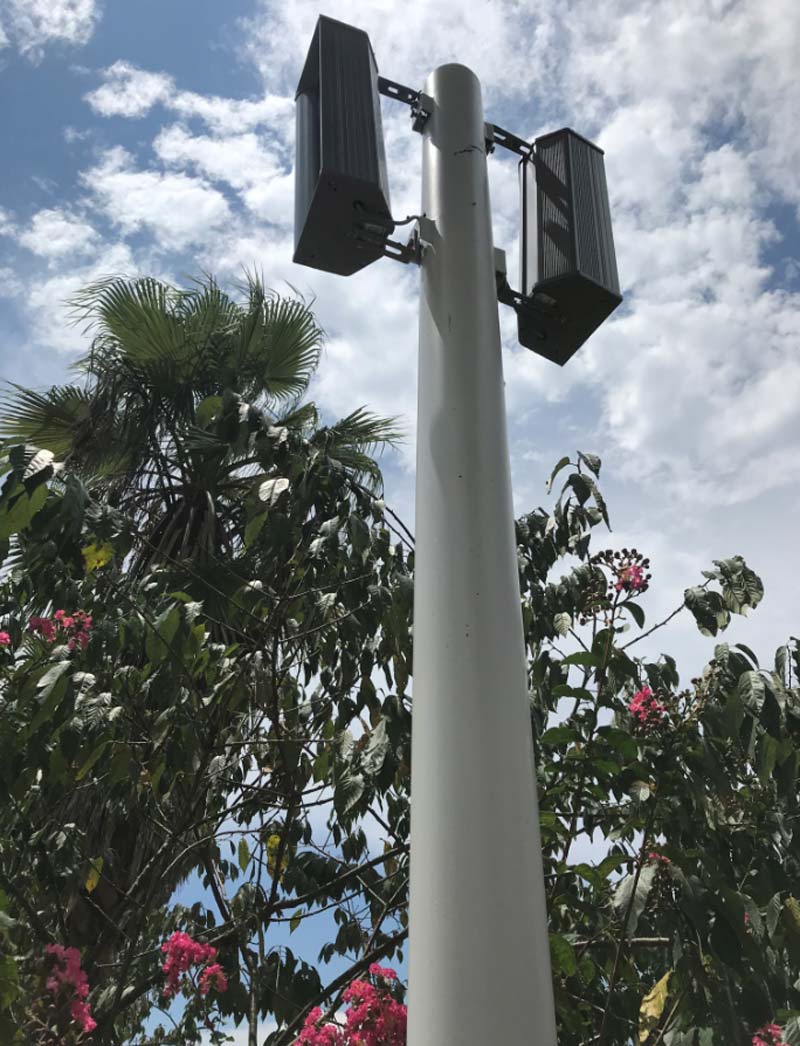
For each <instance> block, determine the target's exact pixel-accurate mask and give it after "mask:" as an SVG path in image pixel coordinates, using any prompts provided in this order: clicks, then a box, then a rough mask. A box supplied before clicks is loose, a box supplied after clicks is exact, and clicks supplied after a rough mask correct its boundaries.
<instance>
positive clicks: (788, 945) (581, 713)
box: [0, 281, 800, 1046]
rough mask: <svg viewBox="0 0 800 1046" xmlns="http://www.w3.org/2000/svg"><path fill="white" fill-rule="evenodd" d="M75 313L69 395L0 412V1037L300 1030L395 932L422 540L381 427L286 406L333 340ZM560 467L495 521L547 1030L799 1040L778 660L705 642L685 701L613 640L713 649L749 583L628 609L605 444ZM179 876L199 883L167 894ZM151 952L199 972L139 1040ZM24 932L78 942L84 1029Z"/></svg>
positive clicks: (788, 663) (150, 997) (796, 723)
mask: <svg viewBox="0 0 800 1046" xmlns="http://www.w3.org/2000/svg"><path fill="white" fill-rule="evenodd" d="M79 305H80V308H81V310H82V315H83V316H84V317H86V318H87V319H88V320H89V322H90V323H91V324H92V325H93V326H92V329H93V333H94V341H93V345H92V350H91V352H90V353H89V354H88V355H87V357H86V358H85V359H84V360H83V361H82V362H81V364H80V366H81V367H82V368H83V370H84V371H85V372H86V383H85V385H84V386H83V387H80V388H78V387H73V386H68V387H62V388H58V389H53V390H50V392H48V393H44V394H41V393H33V392H31V391H30V390H24V389H18V390H16V391H15V392H14V393H13V394H12V395H11V397H10V399H9V402H8V403H7V405H6V408H5V417H4V419H3V421H2V422H0V428H1V429H2V434H3V435H4V437H5V440H6V447H7V464H6V477H5V482H4V485H3V488H2V492H0V540H2V541H3V542H5V545H4V555H5V563H4V570H3V575H2V577H3V581H2V591H0V599H1V600H2V603H1V604H0V613H2V615H3V616H2V619H0V659H3V660H2V666H0V705H1V706H2V707H0V713H1V714H0V792H1V793H2V802H1V803H0V1015H2V1016H0V1030H2V1032H3V1034H4V1037H5V1040H7V1041H9V1042H14V1041H17V1042H24V1043H27V1042H36V1043H41V1044H44V1043H50V1042H53V1043H55V1042H59V1043H69V1042H74V1043H78V1042H83V1041H87V1042H97V1043H106V1044H109V1046H110V1044H120V1046H121V1044H123V1043H125V1044H130V1043H136V1044H138V1043H142V1042H144V1041H148V1042H163V1043H167V1042H170V1043H180V1044H185V1043H191V1042H197V1041H199V1037H200V1032H201V1030H202V1029H204V1028H205V1029H206V1030H208V1031H209V1032H210V1034H211V1036H212V1041H215V1042H221V1041H223V1036H222V1033H221V1032H220V1031H219V1028H220V1027H221V1026H222V1024H223V1023H225V1022H227V1021H229V1020H231V1019H233V1020H235V1021H237V1022H238V1021H242V1020H244V1021H246V1022H247V1024H248V1027H249V1029H250V1043H251V1044H255V1043H256V1041H257V1032H256V1029H257V1025H258V1021H259V1020H260V1019H263V1018H265V1017H271V1018H273V1019H275V1020H276V1021H277V1023H278V1031H277V1032H275V1033H274V1034H273V1035H272V1036H271V1038H270V1042H271V1043H272V1044H273V1046H289V1044H290V1043H293V1042H294V1040H295V1039H296V1038H297V1036H298V1034H299V1032H300V1029H301V1028H302V1027H303V1025H304V1023H305V1022H306V1020H307V1018H308V1015H309V1014H310V1013H311V1012H312V1011H313V1010H314V1009H315V1008H317V1007H319V1008H321V1009H322V1010H323V1011H324V1014H323V1019H325V1015H327V1018H328V1019H330V1017H331V1016H332V1015H334V1014H335V1013H336V1012H337V1010H338V1009H339V1006H340V1002H341V999H342V996H343V994H344V992H345V990H346V989H347V987H348V985H349V984H350V982H351V981H352V980H353V978H355V977H357V976H362V975H363V974H364V973H365V971H366V970H367V969H368V967H369V966H370V964H372V963H374V962H376V961H381V960H383V959H384V958H391V957H394V956H398V955H400V954H401V953H402V948H403V943H404V940H405V936H406V934H407V914H406V913H407V901H408V896H407V885H408V828H409V795H410V763H411V756H410V722H411V707H412V702H411V696H410V692H409V689H410V684H409V679H410V673H411V653H412V651H411V610H412V596H413V565H414V564H413V537H412V535H411V534H410V533H409V532H408V530H407V529H406V528H405V527H404V526H403V524H402V522H401V521H400V520H399V519H398V518H397V517H396V516H395V515H394V514H393V513H392V512H391V510H390V509H389V508H388V507H387V506H386V505H385V504H384V502H383V500H382V498H381V496H380V495H381V488H380V473H379V471H378V467H377V465H376V463H375V461H374V460H373V459H371V458H370V457H369V452H370V449H371V448H373V447H375V446H379V445H380V443H381V442H382V441H386V440H387V439H393V438H395V433H394V429H393V426H392V425H391V423H387V422H382V421H380V420H378V419H375V418H373V417H371V416H370V415H368V414H366V413H365V412H363V411H359V412H356V413H355V414H354V415H351V417H350V418H347V419H344V421H343V422H341V423H339V424H338V425H332V426H322V425H320V422H319V418H318V417H317V414H316V412H315V411H314V409H313V407H311V405H309V404H301V402H300V400H299V398H298V397H299V396H300V395H302V393H303V391H304V390H305V388H306V386H307V383H308V380H309V379H310V377H311V374H312V373H313V369H314V366H316V363H317V360H318V353H319V346H320V344H321V335H320V333H319V331H318V329H317V328H316V325H315V324H314V323H313V319H312V318H311V316H310V313H308V310H307V309H306V308H305V306H303V305H302V303H298V302H296V301H294V302H290V303H286V302H283V303H281V301H280V300H279V299H276V298H273V297H270V296H268V295H265V294H264V292H263V291H262V290H261V289H260V286H259V285H258V284H257V283H255V282H253V281H251V283H250V284H249V285H248V287H247V288H245V290H244V300H243V302H241V303H239V304H233V303H232V302H230V301H229V299H227V298H226V297H225V296H224V295H223V294H222V293H221V291H219V289H218V288H217V287H216V285H214V284H213V281H206V282H205V284H201V285H199V286H198V288H196V289H195V290H193V291H189V292H183V291H177V290H174V289H171V288H166V287H164V286H163V285H161V284H156V283H155V282H153V281H136V282H134V283H127V282H124V281H110V282H108V283H104V284H101V285H98V286H96V287H94V288H92V289H90V291H88V292H87V293H86V294H85V295H83V296H82V297H81V299H80V300H79ZM212 317H213V319H212ZM275 317H278V319H276V320H275V322H276V329H275V331H274V332H273V333H272V334H270V325H271V322H272V319H274V318H275ZM281 317H283V319H281ZM287 317H294V319H295V321H296V322H295V323H294V324H292V323H289V321H288V319H287ZM251 328H257V329H258V331H259V333H258V335H257V336H256V335H254V334H250V335H248V334H247V333H246V332H247V331H248V330H251ZM290 329H291V330H292V331H293V332H294V333H293V334H292V335H291V336H290V334H289V330H290ZM273 335H274V336H273ZM289 344H292V345H294V346H295V348H294V349H292V350H291V351H289V349H288V348H287V346H288V345H289ZM276 345H277V346H278V348H275V346H276ZM244 346H250V347H249V348H247V349H245V348H244ZM298 346H304V348H302V349H301V348H299V347H298ZM237 353H238V354H239V355H237ZM270 353H273V355H270ZM251 354H252V355H251ZM256 360H258V362H257V363H256V362H255V361H256ZM287 360H291V363H288V362H287ZM192 361H194V362H192ZM251 363H252V367H251V366H250V364H251ZM248 367H250V369H249V370H248ZM290 373H291V374H292V375H293V377H292V378H291V380H290V379H289V377H288V375H289V374H290ZM564 470H567V471H566V479H565V481H564V483H563V486H562V488H561V492H560V494H559V495H558V497H557V498H556V500H555V502H554V504H553V507H552V509H551V510H545V509H542V508H540V509H537V510H535V511H533V512H531V513H529V514H527V515H526V516H524V517H522V518H521V519H520V520H519V521H518V523H517V542H518V553H519V564H520V590H521V610H522V616H523V622H524V627H525V636H526V644H527V650H528V657H529V666H530V708H531V728H532V734H533V738H534V745H535V751H536V756H537V772H538V778H539V779H538V787H539V797H540V817H541V832H542V842H543V852H544V860H545V874H546V883H547V889H548V905H549V916H550V931H551V938H550V939H551V953H552V958H553V972H554V984H555V991H556V1001H557V1007H558V1018H559V1035H560V1043H561V1044H562V1046H582V1044H589V1043H592V1044H593V1046H618V1044H620V1046H621V1044H629V1043H636V1044H640V1046H662V1044H664V1046H712V1044H715V1043H718V1044H723V1043H724V1044H725V1046H728V1044H743V1046H745V1044H746V1046H749V1044H750V1042H751V1039H752V1037H753V1036H754V1035H755V1033H756V1032H757V1031H758V1029H760V1028H762V1027H763V1026H765V1025H767V1024H769V1023H770V1022H774V1023H777V1024H779V1025H781V1027H782V1029H783V1032H782V1034H783V1037H784V1039H785V1041H786V1042H788V1043H790V1046H800V1022H798V1017H800V902H798V900H797V897H798V895H800V887H798V881H799V877H798V873H799V872H800V866H799V865H798V856H799V854H798V844H797V839H796V835H795V824H796V819H797V816H798V810H797V784H796V777H797V761H798V746H799V745H800V733H799V731H800V689H798V683H797V680H798V675H800V652H798V646H797V642H796V641H795V640H792V641H790V642H789V643H788V644H787V645H786V646H784V647H781V648H780V649H779V651H778V653H777V655H776V659H775V663H774V665H773V666H770V667H769V669H766V670H765V669H763V668H761V667H760V666H759V665H758V663H757V661H756V659H755V655H754V654H753V653H752V651H750V650H748V649H747V648H746V647H744V646H742V645H741V644H740V645H738V646H728V645H726V644H724V643H717V645H716V646H713V651H712V650H710V652H713V656H712V657H711V659H710V661H709V664H708V666H707V667H706V669H705V670H704V671H703V672H702V673H701V674H700V675H699V676H698V677H697V678H695V679H692V680H688V681H685V682H683V683H682V682H681V679H680V677H679V674H678V668H677V665H676V663H675V661H674V659H673V658H671V657H670V656H669V655H667V654H663V655H661V656H660V657H657V658H654V659H653V658H650V657H647V656H637V644H639V643H640V642H641V641H642V640H643V639H645V638H647V639H649V643H648V644H647V645H648V647H649V648H651V647H652V644H653V642H654V641H653V639H652V638H651V637H652V636H653V635H654V634H655V633H656V632H657V631H658V630H659V629H661V628H662V627H666V625H667V624H668V622H669V620H671V619H672V618H674V617H675V616H676V614H678V613H683V614H688V615H691V616H692V617H693V618H694V620H695V621H696V623H697V625H698V627H699V628H700V630H701V631H702V632H703V633H704V634H708V635H710V636H716V635H717V634H718V633H720V632H722V631H724V629H725V628H726V627H727V625H728V623H729V621H730V620H731V615H733V614H742V613H745V612H746V611H748V610H749V609H751V608H754V607H756V606H757V604H758V603H759V601H760V599H761V597H762V587H761V583H760V581H759V580H758V578H757V577H756V575H755V574H754V573H753V572H752V571H751V570H750V569H749V567H748V566H747V565H746V564H745V563H744V562H743V561H742V560H741V559H740V558H738V557H732V558H730V559H726V560H719V561H717V562H716V563H715V564H714V566H713V569H711V570H709V571H707V572H706V573H705V576H704V577H703V578H702V579H700V581H699V583H698V585H696V586H694V587H692V588H689V589H688V590H687V592H686V593H685V596H684V600H683V602H682V604H681V606H680V607H676V608H675V612H674V613H673V614H671V615H670V617H669V618H668V619H667V620H666V621H665V622H657V623H655V624H653V625H649V624H648V622H647V621H646V618H645V613H646V590H647V588H648V586H649V585H650V584H658V581H659V578H658V570H657V564H656V565H655V566H654V568H653V571H652V572H653V574H654V577H653V578H650V576H649V575H650V572H651V571H650V565H649V562H648V561H647V559H646V557H644V556H643V555H641V554H640V553H638V552H637V551H636V550H635V549H629V550H619V551H618V552H612V551H611V550H609V549H601V550H600V551H595V550H594V548H593V535H594V533H595V532H596V528H597V527H598V526H600V527H603V526H605V525H607V523H608V511H607V508H606V505H605V503H604V501H603V498H602V495H601V492H600V490H599V487H598V477H599V472H600V461H599V459H598V458H597V457H595V456H594V455H591V454H579V455H578V456H577V457H576V459H575V460H574V461H571V460H570V459H569V458H564V459H562V461H561V462H559V465H558V466H557V468H556V470H555V472H554V474H553V476H552V477H551V485H552V483H553V481H554V480H555V478H556V476H558V475H563V474H564ZM559 569H561V570H563V571H564V573H563V576H561V577H557V572H558V570H559ZM59 612H60V613H59ZM592 833H595V838H596V839H597V838H598V837H599V838H601V839H602V840H603V841H604V842H603V846H602V851H601V852H600V853H598V856H597V858H596V859H595V860H594V861H592V862H591V863H590V862H587V861H584V860H580V859H578V858H576V857H575V856H574V851H575V846H576V842H577V840H579V839H580V838H583V837H585V836H586V835H587V834H589V835H590V834H592ZM376 834H377V835H378V836H379V837H380V839H381V843H380V844H379V845H378V846H377V848H376V845H375V843H374V839H375V836H376ZM370 840H373V841H372V842H370ZM478 845H480V833H479V828H477V827H476V846H478ZM191 874H195V875H197V876H198V877H199V879H200V881H201V882H202V884H203V885H204V886H205V887H206V888H207V891H208V893H207V894H206V893H204V894H203V897H210V900H209V901H208V903H207V902H206V900H198V901H197V902H196V903H195V904H194V905H192V906H191V907H185V906H181V905H178V904H174V903H172V901H171V898H172V896H173V894H174V890H175V887H176V886H177V885H178V884H180V883H181V882H182V881H184V880H185V879H186V877H187V876H189V875H191ZM487 889H491V884H487ZM304 920H316V921H317V922H318V924H319V925H320V926H322V927H324V928H325V929H326V930H329V931H330V932H329V939H328V940H327V941H326V943H324V945H323V946H322V948H321V951H320V954H319V956H318V958H316V959H314V960H313V961H310V960H309V958H308V957H306V958H303V957H301V956H300V955H298V954H295V952H294V951H293V950H292V949H291V948H290V947H287V946H286V944H285V942H283V938H282V937H281V941H282V942H283V943H280V944H278V943H277V942H276V930H277V927H278V926H280V925H281V924H288V926H289V927H290V929H292V930H293V929H294V928H296V927H297V925H298V924H299V923H300V922H302V921H304ZM176 932H181V933H187V934H188V935H189V937H190V938H191V939H192V941H194V942H197V945H196V947H197V949H199V951H198V954H199V953H202V954H203V955H204V956H206V957H208V956H210V955H211V951H210V950H211V949H214V950H215V952H216V954H215V957H214V958H215V962H218V963H219V966H220V969H221V971H222V973H223V974H224V979H223V980H220V979H218V978H217V976H216V975H214V976H213V977H212V976H211V975H210V974H207V975H206V978H207V980H206V982H204V981H203V976H204V975H203V973H202V971H201V967H200V966H199V965H198V966H196V967H192V968H191V969H189V970H188V972H187V974H186V979H185V981H184V982H183V985H184V991H185V1008H184V1009H183V1011H182V1012H181V1014H180V1015H178V1014H177V1013H176V1012H175V1010H174V1009H173V1010H172V1011H171V1018H172V1019H173V1020H174V1021H175V1022H176V1024H175V1025H174V1026H170V1027H169V1028H167V1027H164V1028H162V1029H160V1030H157V1031H156V1032H155V1033H151V1034H150V1036H149V1038H146V1037H145V1033H144V1030H143V1028H144V1022H145V1020H146V1019H147V1018H148V1017H151V1016H152V1014H153V1013H154V1012H155V1011H156V1010H157V1009H159V1008H166V1006H167V1004H168V1001H169V1000H168V999H166V998H165V996H164V990H165V974H164V972H163V970H162V966H163V964H164V953H163V952H162V950H161V948H162V945H163V944H164V942H165V941H167V940H173V945H171V946H170V947H173V946H174V947H177V945H176V944H174V941H175V939H174V938H173V934H175V933H176ZM178 940H179V941H183V940H184V938H179V939H178ZM48 946H50V947H51V948H52V947H53V946H58V947H60V948H62V949H68V948H70V947H75V948H78V949H80V959H81V962H82V969H83V970H84V971H85V975H86V978H87V979H88V984H89V985H90V989H91V990H90V992H89V995H88V998H87V1001H86V1005H88V1006H89V1007H90V1008H91V1014H92V1020H93V1021H96V1025H97V1026H96V1028H94V1029H92V1030H91V1032H87V1031H86V1030H85V1026H84V1025H83V1024H82V1023H81V1021H78V1020H76V1019H75V1018H74V1017H73V1015H72V1013H71V1011H70V1008H69V996H68V995H65V994H63V992H65V991H66V989H64V988H63V985H61V982H58V984H57V985H55V986H56V987H59V985H61V987H59V991H61V992H62V994H58V993H57V992H53V991H52V990H50V989H48V987H47V985H48V978H50V981H51V986H52V978H53V969H52V966H53V964H54V963H55V962H56V961H57V959H56V958H54V957H53V953H52V952H50V953H48V952H47V948H48ZM187 947H188V946H187ZM192 947H195V946H194V945H192ZM58 954H62V953H58ZM63 954H66V953H63ZM187 954H188V953H187ZM334 956H336V957H337V958H338V960H339V964H340V968H341V967H343V969H342V972H340V973H337V975H335V976H330V975H327V976H326V965H327V963H328V962H329V961H330V960H331V959H332V958H333V957H334ZM205 961H207V962H208V961H210V959H208V958H206V960H205ZM497 961H499V962H502V961H503V958H502V956H498V957H497ZM192 971H194V972H192ZM192 977H194V980H192ZM77 979H78V975H77V974H75V976H74V977H73V980H77ZM56 980H57V978H56ZM223 983H224V989H221V988H220V986H221V985H222V984H223ZM201 985H204V986H205V988H208V991H207V992H206V993H205V994H203V993H202V992H201V991H200V987H201ZM168 994H169V993H168ZM765 1035H766V1033H765ZM765 1041H771V1039H770V1038H769V1036H766V1040H765ZM756 1046H757V1044H756Z"/></svg>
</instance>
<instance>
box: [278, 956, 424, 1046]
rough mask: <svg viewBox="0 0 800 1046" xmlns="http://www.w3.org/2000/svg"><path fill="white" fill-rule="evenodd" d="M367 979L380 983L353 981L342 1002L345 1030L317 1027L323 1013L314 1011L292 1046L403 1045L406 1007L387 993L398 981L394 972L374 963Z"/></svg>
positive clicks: (331, 1026) (334, 1025)
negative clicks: (344, 1005)
mask: <svg viewBox="0 0 800 1046" xmlns="http://www.w3.org/2000/svg"><path fill="white" fill-rule="evenodd" d="M369 972H370V976H371V977H372V978H373V979H374V980H375V981H378V982H381V983H379V985H375V984H372V983H370V982H369V981H353V982H352V984H351V985H350V986H349V987H348V988H347V990H346V991H345V993H344V995H343V996H342V999H343V1000H344V1001H345V1002H346V1003H349V1009H348V1011H347V1013H346V1014H345V1023H344V1027H343V1028H342V1027H340V1026H339V1025H337V1024H325V1025H322V1026H319V1022H320V1020H321V1019H322V1010H321V1009H320V1008H319V1007H316V1008H315V1009H313V1010H312V1011H311V1012H310V1013H309V1015H308V1016H307V1017H306V1019H305V1023H304V1025H303V1030H302V1031H301V1032H300V1035H299V1037H298V1038H297V1039H296V1040H295V1043H294V1046H405V1041H406V1007H405V1006H404V1005H403V1003H401V1002H398V1001H397V1000H396V999H395V998H394V997H393V996H392V994H391V993H390V992H389V991H388V987H387V985H388V983H389V982H390V981H396V980H397V974H396V973H395V972H394V970H390V969H387V968H386V967H383V966H378V964H377V963H373V964H372V965H371V966H370V968H369Z"/></svg>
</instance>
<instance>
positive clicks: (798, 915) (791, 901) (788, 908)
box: [783, 897, 800, 941]
mask: <svg viewBox="0 0 800 1046" xmlns="http://www.w3.org/2000/svg"><path fill="white" fill-rule="evenodd" d="M783 911H784V917H783V919H784V922H785V924H786V927H787V929H788V930H789V932H790V933H791V934H792V936H793V937H794V938H795V939H796V940H798V941H800V903H798V902H797V900H796V899H795V898H794V897H787V898H786V900H785V901H784V902H783Z"/></svg>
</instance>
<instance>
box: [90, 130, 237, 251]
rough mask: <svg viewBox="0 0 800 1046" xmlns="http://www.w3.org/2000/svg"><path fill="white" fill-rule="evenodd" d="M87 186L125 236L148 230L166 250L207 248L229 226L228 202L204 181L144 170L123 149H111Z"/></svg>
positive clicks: (176, 174)
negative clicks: (194, 246) (203, 245)
mask: <svg viewBox="0 0 800 1046" xmlns="http://www.w3.org/2000/svg"><path fill="white" fill-rule="evenodd" d="M82 180H83V182H84V184H85V185H86V187H87V188H88V189H89V191H90V193H91V197H92V200H93V202H94V203H95V205H96V206H97V207H99V208H100V209H102V210H103V211H104V212H105V213H106V215H107V216H108V218H109V220H110V221H111V222H113V223H114V224H115V225H116V226H118V227H119V228H120V229H121V230H122V231H123V232H124V233H135V232H138V231H140V230H146V231H147V232H149V233H151V234H152V235H153V236H154V237H155V240H156V243H157V245H158V246H159V247H160V248H162V249H164V248H166V249H170V250H181V249H183V248H186V247H188V246H189V245H191V244H198V243H203V242H205V241H207V240H208V239H209V237H211V236H213V235H214V234H215V233H219V232H220V231H221V230H222V229H223V228H224V227H225V226H226V225H227V224H228V222H229V221H230V219H231V212H230V208H229V205H228V201H227V200H226V199H225V197H224V196H223V194H222V193H220V192H219V191H218V190H217V189H214V188H213V187H212V186H211V185H209V184H208V182H206V181H204V180H203V179H201V178H192V177H189V176H188V175H186V174H183V173H166V174H165V173H162V172H160V171H154V170H140V169H138V168H137V167H136V165H135V163H134V160H133V157H132V156H131V155H130V154H129V153H127V152H126V151H125V150H124V149H122V148H119V147H117V148H114V149H109V150H108V151H107V152H106V153H105V154H104V155H103V157H102V159H101V161H100V163H99V164H98V165H97V166H95V167H92V168H90V169H89V170H88V171H85V172H84V173H83V175H82Z"/></svg>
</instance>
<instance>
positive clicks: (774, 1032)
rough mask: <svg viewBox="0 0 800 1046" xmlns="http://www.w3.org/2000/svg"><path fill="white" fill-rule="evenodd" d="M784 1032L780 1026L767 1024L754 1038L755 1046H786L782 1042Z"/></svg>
mask: <svg viewBox="0 0 800 1046" xmlns="http://www.w3.org/2000/svg"><path fill="white" fill-rule="evenodd" d="M782 1035H783V1032H782V1030H781V1026H780V1025H779V1024H765V1025H764V1027H763V1028H759V1029H758V1031H757V1032H756V1033H755V1035H754V1036H753V1038H752V1044H753V1046H786V1043H785V1042H783V1041H782V1039H781V1036H782Z"/></svg>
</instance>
